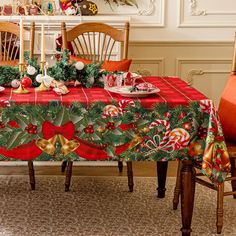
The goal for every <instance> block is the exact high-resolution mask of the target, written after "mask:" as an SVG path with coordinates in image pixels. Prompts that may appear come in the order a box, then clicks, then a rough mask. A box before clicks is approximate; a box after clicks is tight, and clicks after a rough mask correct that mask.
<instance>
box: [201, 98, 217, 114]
mask: <svg viewBox="0 0 236 236" xmlns="http://www.w3.org/2000/svg"><path fill="white" fill-rule="evenodd" d="M199 104H200V107H201V109H202V111H203V112H206V113H208V114H211V113H212V112H213V113H215V108H214V106H213V103H212V101H211V100H209V99H205V100H201V101H200V103H199Z"/></svg>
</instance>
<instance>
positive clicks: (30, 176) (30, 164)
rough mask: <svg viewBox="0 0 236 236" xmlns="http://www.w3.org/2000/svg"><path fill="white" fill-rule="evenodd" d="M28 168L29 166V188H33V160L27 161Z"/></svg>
mask: <svg viewBox="0 0 236 236" xmlns="http://www.w3.org/2000/svg"><path fill="white" fill-rule="evenodd" d="M28 168H29V178H30V186H31V190H35V176H34V163H33V161H28Z"/></svg>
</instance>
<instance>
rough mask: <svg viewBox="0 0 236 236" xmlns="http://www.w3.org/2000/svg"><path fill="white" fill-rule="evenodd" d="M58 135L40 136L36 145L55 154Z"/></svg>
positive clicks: (50, 153)
mask: <svg viewBox="0 0 236 236" xmlns="http://www.w3.org/2000/svg"><path fill="white" fill-rule="evenodd" d="M57 139H58V136H57V135H55V136H53V137H52V138H50V139H48V140H47V139H43V138H40V139H38V140H37V141H36V145H37V146H38V147H39V148H40V149H41V150H42V151H44V152H46V153H47V154H49V155H53V154H54V153H55V150H56V147H55V144H56V142H57Z"/></svg>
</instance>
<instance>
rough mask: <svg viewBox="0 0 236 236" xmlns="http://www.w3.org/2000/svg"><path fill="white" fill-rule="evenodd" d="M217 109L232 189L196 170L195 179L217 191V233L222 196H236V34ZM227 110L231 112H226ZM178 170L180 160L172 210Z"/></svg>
mask: <svg viewBox="0 0 236 236" xmlns="http://www.w3.org/2000/svg"><path fill="white" fill-rule="evenodd" d="M229 89H230V90H231V94H230V93H229ZM232 95H233V96H232ZM226 106H227V107H226ZM218 111H219V116H220V119H221V123H222V128H223V131H224V134H225V139H226V145H227V150H228V153H229V157H230V163H231V171H230V172H231V176H230V177H227V178H226V181H231V186H232V191H227V192H226V191H224V184H219V185H218V186H215V185H213V184H212V183H210V182H209V181H207V180H205V179H204V178H200V176H202V174H201V173H199V172H197V174H196V178H195V181H196V183H199V184H201V185H203V186H205V187H208V188H210V189H213V190H216V191H217V207H216V227H217V233H218V234H220V233H221V231H222V227H223V201H224V196H229V195H233V197H234V198H236V124H235V121H233V120H234V119H235V114H236V36H235V46H234V57H233V67H232V73H231V76H230V78H229V80H228V83H227V85H226V87H225V90H224V92H223V94H222V96H221V100H220V104H219V109H218ZM229 111H230V113H231V114H229V113H228V112H229ZM230 119H231V121H230ZM232 121H233V122H232ZM227 122H231V123H227ZM232 125H233V126H232ZM227 126H229V127H230V128H229V129H230V130H226V128H227ZM229 138H230V139H232V138H233V140H230V139H229ZM194 167H195V169H196V170H198V169H201V164H200V163H195V164H194ZM180 172H181V162H179V166H178V171H177V178H176V186H175V190H174V199H173V209H174V210H176V209H177V207H178V203H179V197H180V192H181V178H180V174H181V173H180Z"/></svg>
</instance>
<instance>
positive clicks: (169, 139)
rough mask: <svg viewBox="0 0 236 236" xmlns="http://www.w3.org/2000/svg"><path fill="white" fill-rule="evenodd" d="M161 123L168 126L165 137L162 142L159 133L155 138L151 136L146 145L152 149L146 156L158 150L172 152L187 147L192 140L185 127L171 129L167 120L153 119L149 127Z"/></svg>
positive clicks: (151, 127)
mask: <svg viewBox="0 0 236 236" xmlns="http://www.w3.org/2000/svg"><path fill="white" fill-rule="evenodd" d="M159 124H161V125H164V126H165V127H166V132H165V135H164V138H163V139H162V141H161V142H160V136H159V135H158V134H156V135H154V136H153V139H152V138H150V137H149V140H148V141H147V142H146V146H147V147H148V148H149V149H150V151H148V152H147V153H146V154H145V156H149V155H151V154H154V153H155V152H157V151H158V150H164V151H166V152H172V151H174V150H179V149H181V148H185V147H187V145H188V144H189V141H190V135H189V133H188V132H187V131H186V130H185V129H182V128H176V129H173V130H172V131H170V124H169V122H168V121H165V120H155V121H153V122H152V123H151V124H150V126H149V129H153V128H154V127H156V126H157V125H159ZM157 141H159V142H157Z"/></svg>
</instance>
